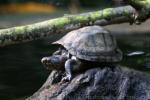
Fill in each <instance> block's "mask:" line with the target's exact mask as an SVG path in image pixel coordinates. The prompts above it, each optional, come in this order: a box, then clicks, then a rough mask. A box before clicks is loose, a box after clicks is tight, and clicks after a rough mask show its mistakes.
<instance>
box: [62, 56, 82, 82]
mask: <svg viewBox="0 0 150 100" xmlns="http://www.w3.org/2000/svg"><path fill="white" fill-rule="evenodd" d="M76 66H79V65H78V63H77V61H76V60H75V59H68V60H67V61H66V62H65V71H66V76H65V77H64V78H63V79H62V81H71V79H72V71H73V69H74V68H75V67H76Z"/></svg>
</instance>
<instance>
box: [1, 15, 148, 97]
mask: <svg viewBox="0 0 150 100" xmlns="http://www.w3.org/2000/svg"><path fill="white" fill-rule="evenodd" d="M63 14H64V13H61V14H60V13H55V14H52V15H51V14H45V15H43V14H42V15H41V14H40V16H39V14H37V15H35V14H34V15H32V14H31V15H28V14H24V15H22V14H20V15H18V17H17V20H16V17H15V16H14V15H12V14H10V15H2V16H0V26H1V27H3V28H5V27H12V26H16V25H22V24H29V23H34V22H37V21H42V20H47V19H49V18H53V17H56V16H62V15H63ZM27 18H28V20H27ZM22 20H24V21H22ZM3 23H4V24H5V25H4V24H3ZM10 23H12V24H10ZM60 37H61V35H54V36H51V37H50V38H47V39H41V40H37V41H32V42H28V43H24V44H17V45H12V46H7V47H3V48H0V100H23V99H24V98H26V97H28V96H30V95H32V94H33V93H34V92H35V91H37V90H38V89H39V88H40V87H41V85H42V84H43V83H44V82H45V81H46V79H47V77H48V75H49V71H47V70H46V69H44V67H43V66H42V64H41V63H40V59H41V58H42V57H43V56H48V55H51V53H52V52H54V51H55V50H56V48H57V47H55V46H51V45H49V44H50V43H48V42H52V41H54V40H56V39H58V38H60ZM117 41H118V45H119V47H120V48H121V50H122V51H123V52H124V59H123V61H122V62H121V64H122V65H124V66H128V67H130V68H134V69H136V70H139V71H143V72H145V73H148V74H150V66H149V65H150V64H149V62H150V56H147V55H148V54H149V53H150V35H149V36H142V35H136V36H118V37H117ZM135 51H143V52H145V54H144V55H139V56H132V57H128V56H126V55H127V54H128V53H130V52H135ZM148 64H149V65H148ZM145 65H146V66H145Z"/></svg>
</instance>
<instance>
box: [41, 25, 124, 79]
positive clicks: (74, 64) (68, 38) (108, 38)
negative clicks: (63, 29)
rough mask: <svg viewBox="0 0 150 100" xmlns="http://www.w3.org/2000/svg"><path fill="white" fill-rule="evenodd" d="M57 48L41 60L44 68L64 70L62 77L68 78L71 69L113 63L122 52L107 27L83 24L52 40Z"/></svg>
mask: <svg viewBox="0 0 150 100" xmlns="http://www.w3.org/2000/svg"><path fill="white" fill-rule="evenodd" d="M52 44H53V45H59V46H60V48H59V49H58V50H57V51H56V52H54V53H53V55H52V56H49V57H43V58H42V59H41V62H42V63H43V64H44V65H45V66H46V67H47V68H48V69H57V70H63V69H64V70H65V72H66V76H65V77H64V78H63V79H62V80H68V81H70V80H71V79H72V78H73V74H72V73H73V72H74V71H80V70H81V69H86V68H89V67H93V65H94V66H96V64H108V63H109V64H115V63H118V62H120V61H121V60H122V51H121V50H120V49H119V48H118V46H117V43H116V39H115V38H114V37H113V35H112V34H111V32H109V30H107V29H105V28H103V27H101V26H98V25H94V26H86V27H82V28H79V29H77V30H73V31H71V32H69V33H68V34H66V35H65V36H64V37H62V38H61V39H59V40H58V41H55V42H53V43H52Z"/></svg>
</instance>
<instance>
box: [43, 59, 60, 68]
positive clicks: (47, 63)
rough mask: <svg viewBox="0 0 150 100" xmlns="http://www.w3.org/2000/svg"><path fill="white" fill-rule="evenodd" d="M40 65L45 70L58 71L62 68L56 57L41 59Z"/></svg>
mask: <svg viewBox="0 0 150 100" xmlns="http://www.w3.org/2000/svg"><path fill="white" fill-rule="evenodd" d="M41 63H42V64H43V65H44V67H45V68H46V69H50V70H53V69H60V67H61V66H62V64H61V62H60V61H59V59H58V58H57V57H53V56H50V57H43V58H42V59H41Z"/></svg>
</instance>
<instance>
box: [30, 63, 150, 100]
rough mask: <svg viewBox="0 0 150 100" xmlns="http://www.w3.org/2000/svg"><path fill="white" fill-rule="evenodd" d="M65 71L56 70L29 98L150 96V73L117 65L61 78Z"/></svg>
mask: <svg viewBox="0 0 150 100" xmlns="http://www.w3.org/2000/svg"><path fill="white" fill-rule="evenodd" d="M62 76H63V72H57V71H52V73H51V74H50V76H49V78H48V79H47V81H46V82H45V84H44V85H43V86H42V87H41V88H40V89H39V90H38V91H37V92H36V93H34V94H33V95H32V96H31V97H29V98H28V99H27V100H129V99H130V100H148V99H150V77H149V76H150V75H147V74H145V73H142V72H138V71H135V70H132V69H128V68H125V67H121V66H119V65H118V66H116V67H115V68H114V69H112V68H109V67H105V68H92V69H88V70H86V71H85V72H82V73H77V74H76V75H75V77H74V78H73V79H72V81H70V82H61V81H60V80H61V78H62Z"/></svg>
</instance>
